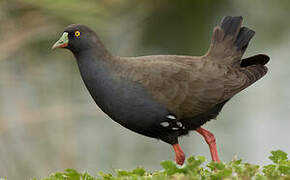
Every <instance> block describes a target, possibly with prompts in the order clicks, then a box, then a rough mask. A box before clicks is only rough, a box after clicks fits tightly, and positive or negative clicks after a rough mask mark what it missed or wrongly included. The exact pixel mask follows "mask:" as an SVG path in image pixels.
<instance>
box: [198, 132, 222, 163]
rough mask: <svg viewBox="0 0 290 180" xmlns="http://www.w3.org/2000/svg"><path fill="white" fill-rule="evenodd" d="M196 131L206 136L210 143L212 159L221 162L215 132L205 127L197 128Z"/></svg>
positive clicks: (207, 141)
mask: <svg viewBox="0 0 290 180" xmlns="http://www.w3.org/2000/svg"><path fill="white" fill-rule="evenodd" d="M196 131H197V132H198V133H199V134H201V135H202V136H203V137H204V139H205V141H206V143H207V144H208V146H209V150H210V154H211V158H212V160H213V161H214V162H220V159H219V156H218V152H217V148H216V142H215V138H214V135H213V133H211V132H209V131H207V130H205V129H203V128H197V129H196Z"/></svg>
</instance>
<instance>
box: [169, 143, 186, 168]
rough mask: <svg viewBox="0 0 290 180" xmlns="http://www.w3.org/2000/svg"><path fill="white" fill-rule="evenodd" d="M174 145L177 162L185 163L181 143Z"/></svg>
mask: <svg viewBox="0 0 290 180" xmlns="http://www.w3.org/2000/svg"><path fill="white" fill-rule="evenodd" d="M172 146H173V149H174V151H175V161H176V164H179V165H182V164H183V163H184V160H185V155H184V152H183V151H182V149H181V147H180V146H179V144H173V145H172Z"/></svg>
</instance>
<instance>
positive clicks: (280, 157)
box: [269, 150, 288, 164]
mask: <svg viewBox="0 0 290 180" xmlns="http://www.w3.org/2000/svg"><path fill="white" fill-rule="evenodd" d="M271 154H272V156H270V157H269V159H270V160H272V161H273V162H274V163H276V164H279V163H280V162H282V161H285V160H287V159H288V158H287V153H285V152H283V151H281V150H277V151H272V152H271Z"/></svg>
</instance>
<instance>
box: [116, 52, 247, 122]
mask: <svg viewBox="0 0 290 180" xmlns="http://www.w3.org/2000/svg"><path fill="white" fill-rule="evenodd" d="M120 62H122V63H120V64H118V65H117V66H116V67H117V71H116V72H118V75H119V76H121V77H122V78H126V79H129V80H131V81H133V82H136V83H140V84H141V85H142V86H143V87H144V88H145V89H147V91H148V93H150V94H151V95H152V97H153V98H154V99H155V100H157V101H158V102H160V103H162V104H164V105H165V106H166V107H167V108H168V110H169V111H171V112H172V113H174V114H175V115H177V117H178V118H180V119H183V118H190V117H194V116H196V115H198V114H200V113H204V112H206V111H208V110H209V109H211V108H212V107H213V106H215V105H216V104H218V103H221V102H223V101H225V100H227V99H229V98H230V97H232V96H233V95H234V94H236V93H237V92H239V91H240V90H242V89H244V88H245V87H247V86H248V84H249V81H247V77H246V76H245V74H243V73H241V72H240V71H238V70H237V69H233V68H230V67H228V66H221V65H219V64H218V63H215V62H213V61H209V60H207V59H205V58H204V57H187V56H144V57H137V58H129V59H128V58H124V59H122V60H121V61H120Z"/></svg>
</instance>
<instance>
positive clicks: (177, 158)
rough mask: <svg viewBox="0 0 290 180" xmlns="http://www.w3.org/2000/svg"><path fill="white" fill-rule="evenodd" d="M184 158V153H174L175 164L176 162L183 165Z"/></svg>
mask: <svg viewBox="0 0 290 180" xmlns="http://www.w3.org/2000/svg"><path fill="white" fill-rule="evenodd" d="M184 160H185V155H184V153H180V154H176V156H175V161H176V164H178V165H183V163H184Z"/></svg>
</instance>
